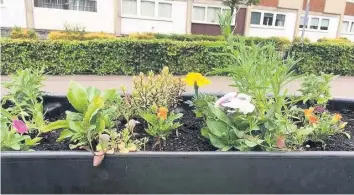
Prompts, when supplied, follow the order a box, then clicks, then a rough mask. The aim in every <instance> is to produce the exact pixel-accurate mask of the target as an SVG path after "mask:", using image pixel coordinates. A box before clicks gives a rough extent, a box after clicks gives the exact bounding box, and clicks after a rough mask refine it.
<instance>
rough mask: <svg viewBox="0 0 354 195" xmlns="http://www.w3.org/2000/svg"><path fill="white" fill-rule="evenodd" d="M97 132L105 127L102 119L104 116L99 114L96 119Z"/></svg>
mask: <svg viewBox="0 0 354 195" xmlns="http://www.w3.org/2000/svg"><path fill="white" fill-rule="evenodd" d="M97 123H98V124H97V132H98V133H99V134H100V133H103V131H104V129H105V127H106V122H105V119H104V116H101V117H100V118H99V119H98V120H97Z"/></svg>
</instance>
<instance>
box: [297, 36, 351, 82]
mask: <svg viewBox="0 0 354 195" xmlns="http://www.w3.org/2000/svg"><path fill="white" fill-rule="evenodd" d="M291 52H294V54H295V56H296V58H297V59H301V61H300V63H298V72H299V73H314V74H319V73H320V72H324V73H328V74H330V73H333V74H336V75H337V74H338V75H348V76H354V45H353V44H338V43H337V44H333V43H332V44H328V43H326V42H322V43H312V44H294V45H293V46H292V49H291Z"/></svg>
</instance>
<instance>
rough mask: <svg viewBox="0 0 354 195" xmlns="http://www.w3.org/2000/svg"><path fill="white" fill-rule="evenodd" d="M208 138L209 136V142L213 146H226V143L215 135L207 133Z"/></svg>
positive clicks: (220, 147)
mask: <svg viewBox="0 0 354 195" xmlns="http://www.w3.org/2000/svg"><path fill="white" fill-rule="evenodd" d="M209 138H210V142H211V144H213V146H215V147H217V148H219V149H222V148H225V147H227V145H226V144H225V143H224V142H223V141H222V140H221V139H219V138H217V137H216V136H214V135H212V134H209Z"/></svg>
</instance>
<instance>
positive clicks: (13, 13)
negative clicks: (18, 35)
mask: <svg viewBox="0 0 354 195" xmlns="http://www.w3.org/2000/svg"><path fill="white" fill-rule="evenodd" d="M3 2H4V3H3V4H0V27H14V26H18V27H22V28H26V27H27V23H26V11H25V0H3Z"/></svg>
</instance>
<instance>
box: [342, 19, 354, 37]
mask: <svg viewBox="0 0 354 195" xmlns="http://www.w3.org/2000/svg"><path fill="white" fill-rule="evenodd" d="M344 20H349V21H350V22H354V16H344ZM340 36H341V37H346V38H348V39H349V40H350V41H353V42H354V32H352V33H348V32H346V33H343V32H342V29H341V34H340Z"/></svg>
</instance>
